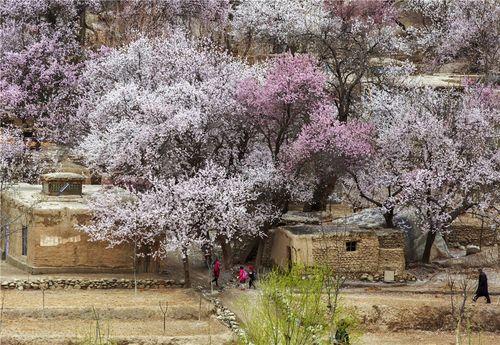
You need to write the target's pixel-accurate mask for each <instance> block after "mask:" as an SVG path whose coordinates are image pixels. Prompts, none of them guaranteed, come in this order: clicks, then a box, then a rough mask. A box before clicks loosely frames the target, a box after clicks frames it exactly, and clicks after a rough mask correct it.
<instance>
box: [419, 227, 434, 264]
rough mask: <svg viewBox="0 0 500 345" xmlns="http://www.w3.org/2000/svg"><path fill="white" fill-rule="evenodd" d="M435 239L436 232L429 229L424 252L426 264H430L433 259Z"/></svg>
mask: <svg viewBox="0 0 500 345" xmlns="http://www.w3.org/2000/svg"><path fill="white" fill-rule="evenodd" d="M434 239H436V232H435V231H429V232H428V233H427V240H426V241H425V249H424V254H423V255H422V262H423V263H425V264H428V263H430V261H431V249H432V244H433V243H434Z"/></svg>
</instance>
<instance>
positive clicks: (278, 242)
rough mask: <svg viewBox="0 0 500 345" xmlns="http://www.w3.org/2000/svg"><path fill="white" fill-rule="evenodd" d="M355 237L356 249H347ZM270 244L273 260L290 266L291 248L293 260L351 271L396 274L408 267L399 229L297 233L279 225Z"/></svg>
mask: <svg viewBox="0 0 500 345" xmlns="http://www.w3.org/2000/svg"><path fill="white" fill-rule="evenodd" d="M348 241H356V242H357V245H356V250H355V251H347V249H346V242H348ZM266 243H267V244H271V246H272V248H271V250H270V254H269V256H270V258H271V261H272V263H273V264H275V265H277V266H280V267H282V268H286V267H287V266H288V249H287V247H290V248H291V258H292V262H294V263H303V264H305V265H315V264H326V265H329V266H331V267H334V268H337V269H339V270H340V271H344V272H346V273H348V274H350V273H354V274H359V273H371V274H379V273H383V271H385V270H391V271H395V273H396V275H399V274H401V273H402V272H403V271H404V270H405V256H404V237H403V233H402V232H400V231H388V230H366V231H347V232H337V233H330V234H326V235H310V234H309V235H297V234H293V233H291V232H290V231H288V230H286V229H285V228H277V229H275V230H274V231H273V232H272V235H271V236H270V238H269V239H268V240H267V241H266Z"/></svg>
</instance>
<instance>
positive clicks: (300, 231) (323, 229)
mask: <svg viewBox="0 0 500 345" xmlns="http://www.w3.org/2000/svg"><path fill="white" fill-rule="evenodd" d="M283 229H285V230H288V231H289V232H290V233H292V234H293V235H311V236H312V235H329V234H342V233H345V232H349V233H353V232H360V233H367V232H375V233H376V234H377V235H378V236H380V235H384V234H389V233H394V232H401V230H399V229H389V228H376V229H366V228H361V227H359V226H356V225H336V224H331V223H330V224H323V225H304V224H300V225H293V226H284V227H283Z"/></svg>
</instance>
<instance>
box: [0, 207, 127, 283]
mask: <svg viewBox="0 0 500 345" xmlns="http://www.w3.org/2000/svg"><path fill="white" fill-rule="evenodd" d="M5 206H6V208H5V209H6V210H7V213H8V215H9V218H10V219H13V220H15V221H14V222H13V223H12V224H10V239H9V253H8V258H7V260H8V262H10V263H12V264H14V265H16V266H18V267H19V268H22V269H24V270H27V271H30V272H31V273H33V274H37V273H61V272H109V271H111V272H113V271H117V272H121V271H124V272H130V271H131V270H132V269H133V258H132V249H131V248H130V247H129V246H126V245H121V246H117V247H115V248H112V249H108V248H106V247H107V244H106V243H104V242H90V241H88V236H87V235H86V234H85V233H83V232H80V231H78V230H76V229H75V228H74V226H75V224H77V223H78V222H84V221H86V220H87V219H88V217H89V215H88V214H86V212H83V213H82V211H81V210H70V209H68V208H61V209H60V210H57V211H55V210H44V209H36V207H34V208H28V207H26V206H23V205H20V204H17V203H16V202H15V201H13V200H11V199H7V200H6V203H5ZM23 225H27V226H28V250H27V254H28V255H27V256H23V255H22V252H21V251H22V233H21V229H22V226H23ZM2 248H3V246H2Z"/></svg>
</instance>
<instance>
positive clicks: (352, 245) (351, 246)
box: [345, 241, 358, 252]
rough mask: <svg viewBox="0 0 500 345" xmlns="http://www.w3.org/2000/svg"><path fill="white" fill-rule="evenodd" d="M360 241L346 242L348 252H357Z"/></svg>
mask: <svg viewBox="0 0 500 345" xmlns="http://www.w3.org/2000/svg"><path fill="white" fill-rule="evenodd" d="M357 244H358V242H356V241H349V242H346V243H345V250H346V251H348V252H355V251H356V247H357Z"/></svg>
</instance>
